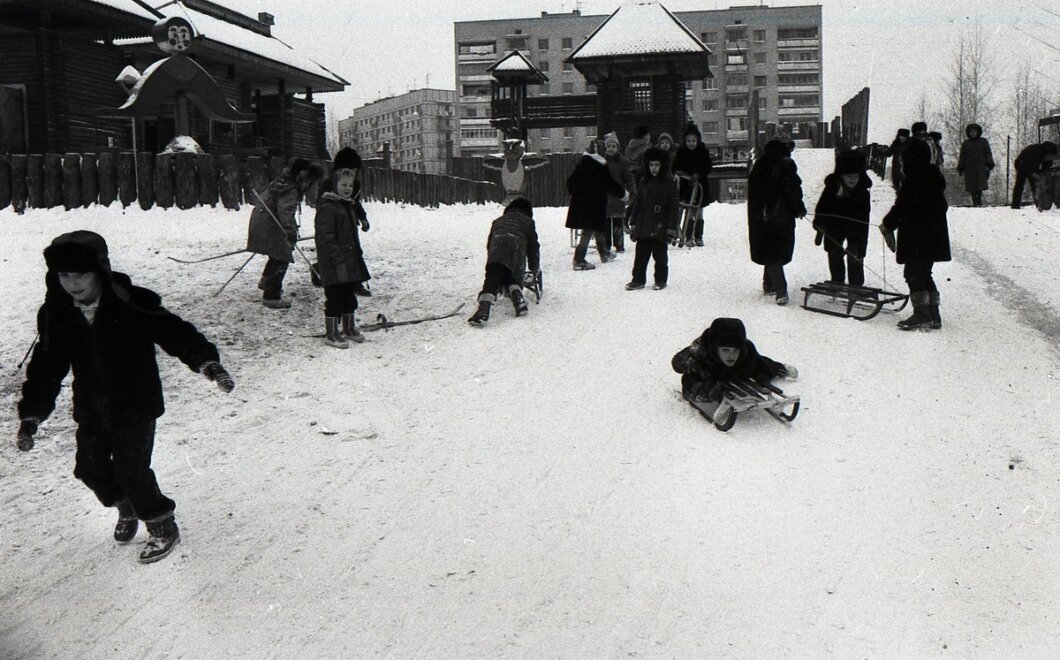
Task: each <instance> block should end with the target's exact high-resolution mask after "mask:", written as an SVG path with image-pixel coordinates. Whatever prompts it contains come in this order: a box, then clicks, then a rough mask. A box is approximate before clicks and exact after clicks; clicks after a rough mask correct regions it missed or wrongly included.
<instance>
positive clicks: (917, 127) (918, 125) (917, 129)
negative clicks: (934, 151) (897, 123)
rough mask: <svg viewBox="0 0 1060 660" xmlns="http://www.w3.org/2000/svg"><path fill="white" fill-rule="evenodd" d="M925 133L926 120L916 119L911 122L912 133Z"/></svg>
mask: <svg viewBox="0 0 1060 660" xmlns="http://www.w3.org/2000/svg"><path fill="white" fill-rule="evenodd" d="M918 133H927V122H923V121H918V122H915V123H914V124H913V135H917V134H918Z"/></svg>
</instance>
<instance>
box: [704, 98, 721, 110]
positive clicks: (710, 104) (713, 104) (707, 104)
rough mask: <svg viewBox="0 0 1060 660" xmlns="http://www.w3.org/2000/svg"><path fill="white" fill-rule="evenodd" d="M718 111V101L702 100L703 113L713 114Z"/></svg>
mask: <svg viewBox="0 0 1060 660" xmlns="http://www.w3.org/2000/svg"><path fill="white" fill-rule="evenodd" d="M717 109H718V99H703V112H714V111H715V110H717Z"/></svg>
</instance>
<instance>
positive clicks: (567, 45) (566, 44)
mask: <svg viewBox="0 0 1060 660" xmlns="http://www.w3.org/2000/svg"><path fill="white" fill-rule="evenodd" d="M561 45H562V46H563V50H570V49H571V48H574V38H573V37H563V41H562V42H561Z"/></svg>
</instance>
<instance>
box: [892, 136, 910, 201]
mask: <svg viewBox="0 0 1060 660" xmlns="http://www.w3.org/2000/svg"><path fill="white" fill-rule="evenodd" d="M907 144H909V138H908V137H907V138H905V140H900V139H898V138H897V137H896V138H894V142H892V143H891V147H890V149H888V153H889V154H890V155H891V185H892V186H893V187H894V189H895V190H898V189H899V188H901V187H902V152H903V151H905V145H907Z"/></svg>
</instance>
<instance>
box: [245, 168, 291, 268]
mask: <svg viewBox="0 0 1060 660" xmlns="http://www.w3.org/2000/svg"><path fill="white" fill-rule="evenodd" d="M261 197H262V200H264V203H262V200H259V199H255V200H254V210H253V211H251V213H250V227H249V228H248V230H247V251H249V252H255V253H257V254H264V255H265V256H267V257H271V258H273V259H276V260H278V261H286V262H287V263H293V262H294V244H295V242H296V241H297V240H298V221H297V214H298V206H299V200H300V199H301V197H302V191H301V190H299V188H298V184H296V183H295V181H294V180H293V179H292V178H291V176H290V173H288V172H285V173H284V174H283V175H282V176H279V177H277V178H276V179H274V180H273V181H272V182H271V183H270V184H269V185H268V186H267V187H266V188H265V190H264V191H262V194H261Z"/></svg>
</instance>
